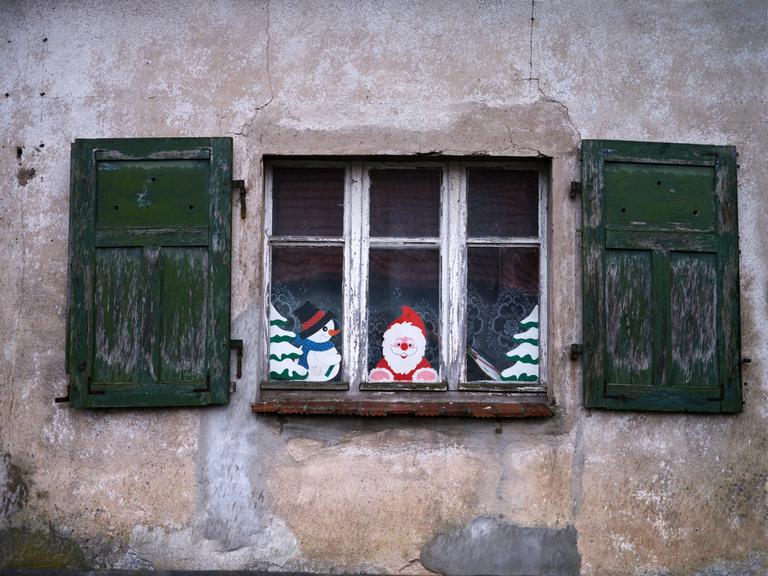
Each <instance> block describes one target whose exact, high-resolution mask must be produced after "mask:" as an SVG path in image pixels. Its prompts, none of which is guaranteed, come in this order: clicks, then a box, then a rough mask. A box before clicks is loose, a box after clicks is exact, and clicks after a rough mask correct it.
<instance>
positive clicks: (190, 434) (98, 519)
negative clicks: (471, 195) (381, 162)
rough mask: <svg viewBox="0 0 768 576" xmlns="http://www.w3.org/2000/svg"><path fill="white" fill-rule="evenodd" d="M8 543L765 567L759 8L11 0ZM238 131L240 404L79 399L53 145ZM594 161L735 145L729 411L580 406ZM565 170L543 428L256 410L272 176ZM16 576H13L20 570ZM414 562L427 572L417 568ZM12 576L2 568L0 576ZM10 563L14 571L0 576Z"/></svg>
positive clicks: (766, 400) (4, 98)
mask: <svg viewBox="0 0 768 576" xmlns="http://www.w3.org/2000/svg"><path fill="white" fill-rule="evenodd" d="M0 83H1V84H2V86H0V146H2V147H1V148H0V174H1V175H2V186H0V245H1V246H2V247H3V248H2V250H0V270H1V271H2V272H1V273H0V294H1V295H2V296H0V345H1V346H2V355H1V356H0V386H1V387H2V388H1V389H0V390H1V392H0V451H1V452H2V453H3V454H4V456H3V458H2V459H0V549H2V551H3V552H4V553H5V554H6V558H14V557H16V558H20V557H24V558H26V559H27V560H24V561H25V562H32V561H33V559H34V558H35V557H37V558H38V559H39V558H41V557H55V558H59V559H60V561H61V562H64V563H66V562H69V563H71V564H73V565H77V564H80V565H92V566H111V567H144V568H147V567H151V566H152V567H155V568H171V567H175V568H264V569H275V570H276V569H284V570H308V571H331V570H333V571H370V572H389V573H401V574H406V573H426V572H427V568H431V569H432V570H435V571H443V572H447V573H485V574H487V573H526V574H529V573H530V574H545V573H562V574H567V573H577V572H579V571H581V573H583V574H588V575H602V574H707V575H714V574H763V573H766V572H768V456H766V452H767V451H768V432H767V431H766V425H767V424H768V397H767V396H768V380H767V379H766V375H767V374H766V370H768V364H767V362H768V349H766V346H768V317H766V295H767V294H768V271H767V270H768V267H766V266H765V265H764V261H763V259H764V254H765V251H764V249H763V245H764V243H765V241H766V240H768V200H766V197H765V194H764V189H765V188H766V186H768V163H766V162H765V150H766V148H768V106H766V94H767V93H768V6H766V3H765V2H764V1H763V0H753V1H736V2H733V1H728V2H726V1H721V2H704V1H682V0H681V1H676V2H668V1H667V2H661V1H658V2H657V1H635V2H607V1H605V2H604V1H596V0H595V1H586V0H583V1H576V2H574V1H571V0H569V1H565V0H539V1H537V2H535V4H534V3H532V2H522V1H520V2H492V1H487V2H426V1H424V2H359V1H355V2H353V1H338V2H323V3H320V2H288V1H279V0H272V1H271V2H246V1H242V2H195V1H182V0H177V1H163V2H138V1H125V2H96V1H92V2H85V1H84V2H53V1H51V2H42V1H32V0H29V1H18V2H13V1H10V2H9V1H6V2H3V3H2V4H0ZM182 135H184V136H203V135H222V136H232V137H233V138H234V142H235V177H237V178H244V179H246V181H247V183H248V185H249V188H250V189H251V192H250V194H249V218H248V219H247V220H245V221H241V220H240V219H239V218H235V219H234V221H233V286H234V288H233V332H234V334H233V336H234V337H236V338H243V339H244V340H245V343H246V357H245V358H246V362H245V370H244V377H243V379H242V380H240V382H239V384H238V391H237V393H236V394H235V395H234V396H233V397H232V400H231V402H230V404H229V405H228V406H226V407H222V408H209V409H197V410H119V411H117V410H113V411H99V412H86V411H78V410H75V409H72V408H69V407H68V406H67V405H54V404H53V397H54V396H58V395H62V394H63V393H64V391H65V388H66V378H65V374H64V326H65V309H66V294H65V287H66V264H67V230H68V194H69V190H68V185H69V143H70V142H71V141H72V140H73V139H74V138H89V137H133V136H182ZM581 138H616V139H636V140H651V141H672V142H692V143H710V144H733V145H736V146H737V148H738V151H739V153H740V158H739V162H740V170H739V219H740V231H741V244H740V247H741V303H742V341H743V355H744V356H747V357H750V358H752V363H751V364H750V365H748V366H747V367H746V368H745V371H744V379H745V380H746V382H747V383H748V385H747V386H746V387H745V388H744V398H745V407H744V412H743V413H742V414H740V415H737V416H697V415H671V414H665V415H659V414H642V413H609V412H598V411H591V412H590V411H587V410H584V409H583V408H582V407H581V401H580V398H581V378H580V366H579V364H578V363H573V362H571V361H570V360H569V358H568V346H569V345H570V343H571V342H578V341H579V340H580V322H581V318H580V304H579V302H580V294H579V278H580V264H579V257H578V254H579V245H578V227H579V222H580V206H579V203H578V201H573V200H571V199H570V198H569V196H568V188H569V184H570V181H571V180H572V179H576V178H578V174H579V172H578V170H579V164H578V157H577V148H578V145H579V141H580V139H581ZM418 152H438V153H441V154H445V155H459V156H461V155H469V154H487V155H503V156H518V155H519V156H529V155H537V154H539V153H541V154H543V155H546V156H549V157H551V158H552V187H551V202H550V218H551V222H552V223H553V229H552V234H551V237H550V241H551V245H550V248H551V251H550V257H551V260H550V275H549V276H550V286H549V296H550V305H551V309H550V327H549V330H550V340H549V363H550V364H549V375H550V393H551V395H552V397H553V399H554V401H555V402H556V405H557V407H558V408H557V416H556V417H554V418H552V419H549V420H547V421H504V422H503V423H502V424H498V423H497V422H495V421H494V422H487V421H469V420H447V419H406V418H389V419H376V420H373V419H361V418H346V419H343V418H338V419H334V418H328V417H323V418H320V417H318V418H311V417H263V416H262V417H257V416H256V415H254V414H252V413H251V412H250V411H249V405H250V403H251V402H252V401H253V400H254V399H255V398H256V397H257V394H258V386H257V382H258V379H259V377H260V374H258V370H257V364H258V362H256V359H255V354H254V353H252V352H253V351H255V350H256V349H257V347H258V343H259V342H260V338H261V334H260V329H261V328H260V322H259V318H260V314H261V309H262V308H261V302H260V298H261V296H260V295H261V283H262V281H263V278H262V277H261V270H260V264H259V263H260V253H261V252H260V251H261V249H262V246H261V244H260V238H261V229H260V226H261V221H260V217H259V214H260V207H261V200H260V197H261V194H262V190H261V158H262V155H263V154H310V155H314V154H342V155H343V154H413V153H418ZM14 555H15V556H14ZM420 558H421V562H420V561H419V559H420ZM6 562H9V561H8V560H6ZM2 563H3V560H2V559H0V566H2Z"/></svg>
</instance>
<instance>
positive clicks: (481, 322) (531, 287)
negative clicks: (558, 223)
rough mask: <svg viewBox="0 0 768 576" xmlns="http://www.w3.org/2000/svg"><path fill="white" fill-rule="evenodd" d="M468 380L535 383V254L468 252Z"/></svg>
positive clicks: (529, 250)
mask: <svg viewBox="0 0 768 576" xmlns="http://www.w3.org/2000/svg"><path fill="white" fill-rule="evenodd" d="M467 260H468V270H467V273H468V280H467V292H468V301H467V380H468V381H470V382H471V381H477V380H496V381H505V382H507V381H509V382H535V381H538V379H539V249H538V248H485V247H484V248H469V249H468V250H467Z"/></svg>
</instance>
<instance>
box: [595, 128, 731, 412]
mask: <svg viewBox="0 0 768 576" xmlns="http://www.w3.org/2000/svg"><path fill="white" fill-rule="evenodd" d="M582 158H583V161H582V181H583V183H584V187H583V189H584V194H583V250H584V252H583V270H584V285H583V304H584V306H583V313H584V334H583V338H584V362H585V363H584V404H585V406H587V407H592V408H611V409H626V410H664V411H691V412H739V411H741V405H742V402H741V374H740V372H741V355H740V326H739V261H738V258H739V256H738V226H737V209H736V208H737V207H736V150H735V148H733V147H724V146H698V145H686V144H656V143H639V142H617V141H600V140H585V141H583V143H582Z"/></svg>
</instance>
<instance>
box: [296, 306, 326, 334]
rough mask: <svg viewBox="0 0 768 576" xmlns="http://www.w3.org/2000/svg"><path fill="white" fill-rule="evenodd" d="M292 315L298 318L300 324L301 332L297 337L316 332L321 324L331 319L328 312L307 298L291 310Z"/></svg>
mask: <svg viewBox="0 0 768 576" xmlns="http://www.w3.org/2000/svg"><path fill="white" fill-rule="evenodd" d="M293 315H294V316H296V318H298V319H299V323H300V324H301V332H299V337H301V338H306V337H307V336H309V335H311V334H314V333H315V332H317V331H318V330H319V329H320V328H321V327H322V326H324V325H325V324H327V323H328V321H329V320H333V316H331V313H330V312H327V311H325V310H320V309H318V308H317V307H316V306H315V305H314V304H312V302H310V301H309V300H307V301H306V302H304V304H302V305H301V306H299V307H298V308H296V310H294V311H293Z"/></svg>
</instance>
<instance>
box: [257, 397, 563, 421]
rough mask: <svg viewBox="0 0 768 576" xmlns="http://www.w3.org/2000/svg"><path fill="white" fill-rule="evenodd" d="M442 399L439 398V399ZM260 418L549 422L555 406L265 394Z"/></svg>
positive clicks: (523, 401)
mask: <svg viewBox="0 0 768 576" xmlns="http://www.w3.org/2000/svg"><path fill="white" fill-rule="evenodd" d="M438 396H439V397H438ZM251 410H252V411H253V412H254V413H256V414H297V415H307V416H320V415H326V416H447V417H465V418H549V417H552V416H554V414H555V412H554V409H553V406H552V405H551V404H550V403H549V401H548V399H547V397H546V395H545V394H526V395H520V394H514V395H512V394H488V393H485V394H475V393H472V392H444V393H440V394H435V393H434V392H433V393H426V394H418V393H408V394H401V393H398V394H395V393H391V392H390V393H386V392H371V393H365V394H356V395H354V396H352V395H349V394H347V393H341V394H339V393H334V392H312V393H308V392H306V391H305V392H290V391H267V390H264V391H262V392H261V396H260V398H259V400H258V401H257V402H254V403H253V404H252V405H251Z"/></svg>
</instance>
